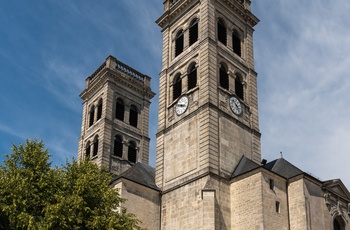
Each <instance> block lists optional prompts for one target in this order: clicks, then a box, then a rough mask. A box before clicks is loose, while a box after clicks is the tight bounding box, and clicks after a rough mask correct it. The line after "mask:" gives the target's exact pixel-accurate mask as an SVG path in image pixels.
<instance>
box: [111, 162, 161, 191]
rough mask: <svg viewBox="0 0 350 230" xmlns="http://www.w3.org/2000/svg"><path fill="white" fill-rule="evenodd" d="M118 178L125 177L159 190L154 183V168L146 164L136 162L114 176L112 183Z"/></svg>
mask: <svg viewBox="0 0 350 230" xmlns="http://www.w3.org/2000/svg"><path fill="white" fill-rule="evenodd" d="M120 178H125V179H127V180H130V181H133V182H135V183H138V184H141V185H144V186H146V187H149V188H151V189H155V190H160V188H158V187H157V185H156V183H155V169H154V168H153V167H151V166H149V165H147V164H143V163H140V162H138V163H136V164H135V165H133V166H132V167H131V168H129V169H128V170H126V171H125V172H123V173H122V174H120V175H118V176H114V177H113V179H112V183H113V182H115V181H116V180H118V179H120Z"/></svg>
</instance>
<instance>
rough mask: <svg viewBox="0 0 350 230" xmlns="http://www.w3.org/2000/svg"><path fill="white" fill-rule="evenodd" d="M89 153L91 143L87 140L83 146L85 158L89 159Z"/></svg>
mask: <svg viewBox="0 0 350 230" xmlns="http://www.w3.org/2000/svg"><path fill="white" fill-rule="evenodd" d="M90 153H91V143H90V141H88V142H87V143H86V146H85V158H86V159H90Z"/></svg>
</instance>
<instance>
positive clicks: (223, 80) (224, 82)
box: [220, 67, 229, 90]
mask: <svg viewBox="0 0 350 230" xmlns="http://www.w3.org/2000/svg"><path fill="white" fill-rule="evenodd" d="M220 86H221V87H222V88H224V89H227V90H228V89H229V82H228V74H227V71H226V69H225V68H224V67H220Z"/></svg>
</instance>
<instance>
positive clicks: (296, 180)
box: [78, 0, 350, 230]
mask: <svg viewBox="0 0 350 230" xmlns="http://www.w3.org/2000/svg"><path fill="white" fill-rule="evenodd" d="M163 4H164V12H163V15H161V16H160V17H159V18H158V19H157V21H156V23H157V24H158V25H159V26H160V28H161V32H162V35H163V44H159V45H162V68H161V70H160V73H159V95H157V96H158V97H159V108H158V130H157V134H156V143H157V144H156V167H155V168H153V167H152V166H150V165H149V164H148V161H149V144H150V137H149V136H148V128H149V108H150V100H151V99H152V98H153V97H154V96H155V93H154V92H153V91H152V89H151V87H150V81H151V78H150V77H149V76H147V75H145V74H143V73H140V72H139V71H137V70H135V69H133V68H132V67H130V66H128V65H127V64H125V63H122V62H121V61H119V60H118V59H117V58H115V57H113V56H109V57H107V58H106V60H105V62H104V63H103V64H102V65H101V66H100V67H99V68H98V69H97V70H96V71H95V72H94V73H92V75H91V76H89V77H88V78H87V79H86V87H85V89H84V91H83V92H82V93H81V94H80V97H81V99H82V100H83V114H82V128H81V136H80V138H79V149H78V159H79V160H82V159H85V158H90V159H91V160H92V161H93V162H95V163H96V164H97V165H99V166H101V167H105V168H107V169H108V170H109V171H110V172H112V173H113V174H114V177H113V180H112V182H111V186H113V187H114V188H116V189H119V192H120V194H121V196H122V197H123V198H125V199H127V201H126V203H125V204H124V205H125V207H126V208H127V210H128V212H131V213H134V214H136V216H137V218H138V219H139V220H141V221H142V227H144V228H147V229H149V230H157V229H158V230H180V229H189V230H193V229H200V230H213V229H216V230H229V229H235V230H289V229H292V230H311V229H314V230H350V193H349V191H348V190H347V188H346V187H345V186H344V184H343V183H342V182H341V180H339V179H335V180H329V181H320V180H319V179H318V178H315V177H314V176H312V175H310V174H308V173H306V172H304V171H302V170H301V169H299V168H298V167H297V166H295V165H293V164H291V163H290V162H288V161H287V160H286V159H284V158H279V159H276V160H274V161H271V162H267V161H266V160H264V159H262V158H261V151H260V136H261V133H260V130H259V118H258V93H257V73H256V72H255V69H254V52H253V33H254V26H255V25H256V24H257V23H258V22H259V19H258V18H257V17H256V16H254V14H253V13H252V12H251V6H250V5H251V1H250V0H165V1H164V3H163ZM152 138H153V137H152Z"/></svg>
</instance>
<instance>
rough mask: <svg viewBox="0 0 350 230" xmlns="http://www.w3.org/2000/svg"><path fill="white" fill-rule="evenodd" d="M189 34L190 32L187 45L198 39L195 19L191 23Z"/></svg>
mask: <svg viewBox="0 0 350 230" xmlns="http://www.w3.org/2000/svg"><path fill="white" fill-rule="evenodd" d="M189 34H190V36H189V37H190V40H189V45H190V46H191V45H193V44H194V43H195V42H196V41H197V40H198V20H197V19H196V20H194V21H193V22H192V23H191V26H190V31H189Z"/></svg>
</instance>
